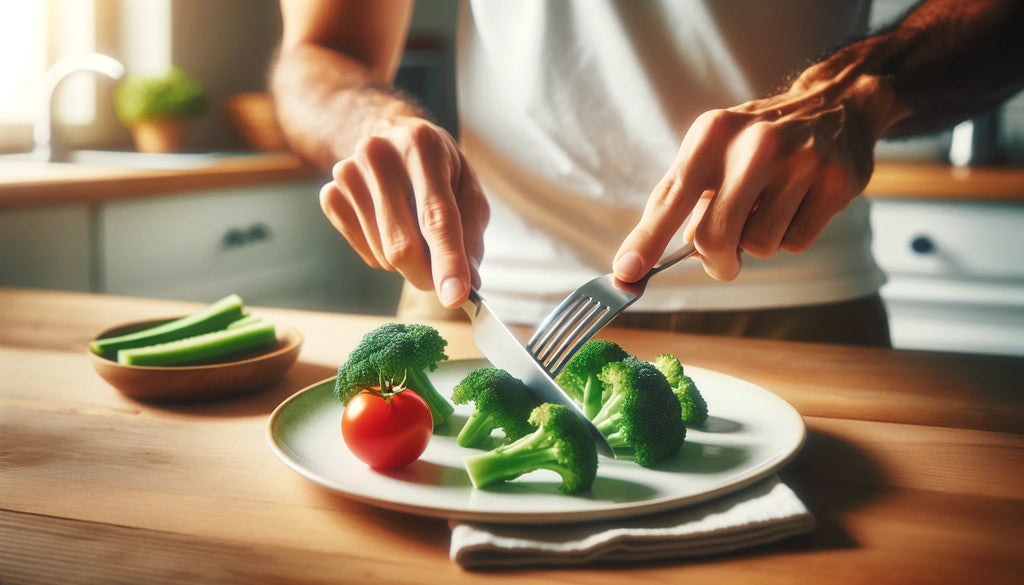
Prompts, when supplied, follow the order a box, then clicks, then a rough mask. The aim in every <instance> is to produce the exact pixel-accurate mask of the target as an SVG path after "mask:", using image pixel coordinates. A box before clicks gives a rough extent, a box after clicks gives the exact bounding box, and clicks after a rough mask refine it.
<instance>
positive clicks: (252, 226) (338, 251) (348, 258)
mask: <svg viewBox="0 0 1024 585" xmlns="http://www.w3.org/2000/svg"><path fill="white" fill-rule="evenodd" d="M319 191H320V184H318V183H312V182H298V183H278V184H264V185H259V186H251V187H233V188H219V189H208V190H199V191H189V192H175V193H169V194H167V195H163V196H144V197H136V198H123V199H112V200H109V201H100V202H94V203H92V204H74V205H57V206H47V205H39V206H32V207H24V208H12V209H6V210H0V286H19V287H31V288H46V289H62V290H77V291H92V292H105V293H112V294H123V295H135V296H145V297H157V298H167V299H181V300H191V301H200V302H210V301H213V300H216V299H218V298H220V297H223V296H226V295H228V294H231V293H236V294H238V295H240V296H241V297H242V299H243V300H244V301H245V302H246V304H250V305H267V306H275V307H291V308H301V309H309V310H322V311H340V312H351V313H373V314H393V312H394V309H395V306H396V305H397V303H398V295H399V291H400V288H401V279H400V277H398V276H397V275H395V274H392V273H387V272H384V271H381V270H372V269H370V268H368V267H367V266H366V265H365V264H364V263H363V262H362V260H361V259H360V258H359V256H358V255H356V253H355V252H353V251H352V250H351V248H350V247H349V245H348V243H347V242H345V240H344V238H342V237H341V236H340V235H339V234H338V233H337V232H336V231H335V230H334V228H333V227H332V226H331V225H330V223H329V222H328V221H327V218H326V217H324V215H323V213H322V212H321V211H320V204H319V201H318V194H319Z"/></svg>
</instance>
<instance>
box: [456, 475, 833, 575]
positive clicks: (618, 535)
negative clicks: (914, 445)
mask: <svg viewBox="0 0 1024 585" xmlns="http://www.w3.org/2000/svg"><path fill="white" fill-rule="evenodd" d="M813 528H814V517H813V516H812V515H811V513H810V512H809V511H808V510H807V508H806V507H805V506H804V504H803V502H801V501H800V499H799V498H798V497H797V496H796V494H795V493H793V490H791V489H790V488H789V486H787V485H785V484H784V483H782V482H781V481H780V480H779V478H778V476H775V475H773V476H771V477H770V478H768V479H766V480H764V481H761V482H759V483H757V484H755V485H753V486H750V487H747V488H744V489H742V490H740V491H738V492H735V493H733V494H730V495H727V496H724V497H722V498H719V499H716V500H712V501H709V502H706V503H702V504H697V505H694V506H689V507H683V508H680V509H677V510H669V511H664V512H658V513H654V514H650V515H646V516H640V517H636V518H622V519H618V520H607V521H600V522H590V523H583V524H565V525H553V526H552V525H544V526H536V525H530V526H525V525H495V524H478V523H473V522H460V521H452V522H451V529H452V541H451V553H450V556H451V559H452V560H453V561H455V562H456V563H458V564H459V565H461V566H462V567H463V568H466V569H472V570H479V569H500V568H523V567H536V566H579V565H584V564H588V563H595V562H601V563H605V562H618V561H650V560H661V559H673V558H683V557H695V556H703V555H711V554H717V553H723V552H729V551H735V550H739V549H743V548H748V547H753V546H758V545H763V544H767V543H770V542H774V541H777V540H781V539H783V538H787V537H789V536H794V535H797V534H803V533H806V532H810V531H811V530H812V529H813Z"/></svg>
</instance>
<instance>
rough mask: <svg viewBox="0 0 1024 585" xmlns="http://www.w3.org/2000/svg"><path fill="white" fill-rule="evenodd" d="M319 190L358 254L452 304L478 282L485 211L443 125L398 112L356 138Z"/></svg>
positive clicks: (483, 201) (336, 224) (462, 158)
mask: <svg viewBox="0 0 1024 585" xmlns="http://www.w3.org/2000/svg"><path fill="white" fill-rule="evenodd" d="M332 175H333V178H334V180H333V181H331V182H330V183H328V184H327V185H325V186H324V187H323V189H321V191H320V206H321V208H322V209H323V211H324V214H326V216H327V217H328V219H329V220H330V221H331V224H332V225H334V227H335V228H336V229H337V230H338V231H339V232H340V233H341V234H342V235H343V236H344V237H345V239H346V240H348V242H349V244H350V245H351V246H352V248H353V249H354V250H355V251H356V252H358V253H359V255H360V257H362V259H363V261H364V262H366V263H367V264H368V265H369V266H372V267H374V268H383V269H385V270H391V271H395V272H398V273H400V274H401V275H402V276H404V277H405V278H406V279H407V280H408V281H409V283H410V284H412V285H413V286H415V287H417V288H419V289H422V290H430V289H433V290H434V291H435V292H436V293H437V296H438V299H439V300H440V301H441V304H442V305H444V306H446V307H448V308H457V307H459V306H460V305H461V304H462V303H464V302H465V301H466V299H467V297H468V295H469V287H470V285H473V286H479V285H480V277H479V274H478V273H477V266H478V264H479V261H480V259H481V258H482V257H483V232H484V228H485V226H486V224H487V221H488V218H489V215H490V212H489V208H488V206H487V201H486V199H485V198H484V195H483V191H482V189H481V188H480V184H479V183H478V181H477V179H476V176H475V175H474V173H473V171H472V169H471V168H470V167H469V164H468V163H467V162H466V159H465V156H464V155H463V154H462V152H461V151H460V150H459V148H458V146H457V145H456V143H455V140H454V138H452V136H451V135H450V134H448V132H446V131H445V130H444V129H443V128H440V127H439V126H437V125H435V124H432V123H430V122H428V121H426V120H424V119H422V118H418V117H413V116H399V117H394V118H390V119H389V124H388V127H386V128H384V129H382V130H380V131H378V132H376V133H375V134H373V135H371V136H368V137H366V138H363V139H362V140H360V141H359V143H358V144H357V145H356V148H355V152H354V153H353V154H352V156H350V157H348V158H346V159H344V160H341V161H339V162H338V163H337V164H335V165H334V168H333V169H332Z"/></svg>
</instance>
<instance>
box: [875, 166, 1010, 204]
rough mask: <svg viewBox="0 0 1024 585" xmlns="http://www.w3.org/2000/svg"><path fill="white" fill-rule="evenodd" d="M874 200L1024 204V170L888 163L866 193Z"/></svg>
mask: <svg viewBox="0 0 1024 585" xmlns="http://www.w3.org/2000/svg"><path fill="white" fill-rule="evenodd" d="M864 193H865V195H866V196H868V197H870V198H873V199H930V200H962V201H988V202H1005V203H1021V202H1024V167H954V166H950V165H942V164H921V163H895V162H884V163H877V164H876V165H875V172H874V174H873V175H872V177H871V181H870V182H869V183H868V186H867V188H866V189H865V190H864Z"/></svg>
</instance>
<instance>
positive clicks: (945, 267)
mask: <svg viewBox="0 0 1024 585" xmlns="http://www.w3.org/2000/svg"><path fill="white" fill-rule="evenodd" d="M1022 188H1024V187H1022ZM871 223H872V229H873V231H874V241H873V246H872V248H873V252H874V255H875V259H876V261H877V262H878V263H879V265H880V266H881V268H882V270H884V271H885V272H886V273H888V274H890V275H899V274H908V275H916V276H932V277H939V278H950V279H956V280H963V279H988V280H1007V279H1009V280H1017V281H1024V254H1022V253H1021V251H1022V250H1024V204H1015V203H988V202H979V203H973V202H958V201H910V200H889V199H875V200H872V202H871Z"/></svg>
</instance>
